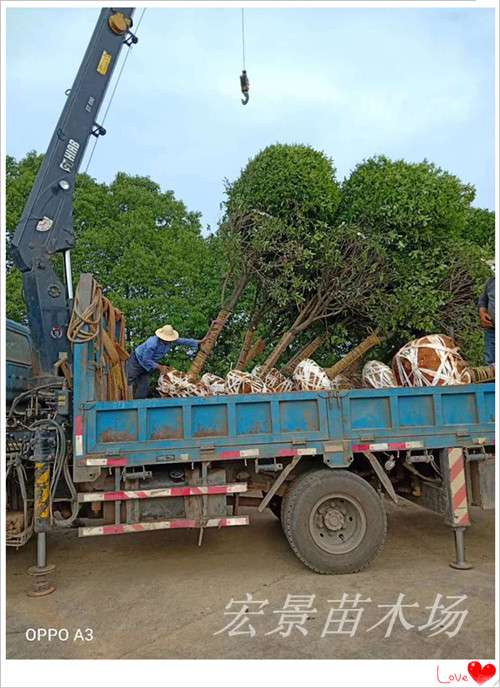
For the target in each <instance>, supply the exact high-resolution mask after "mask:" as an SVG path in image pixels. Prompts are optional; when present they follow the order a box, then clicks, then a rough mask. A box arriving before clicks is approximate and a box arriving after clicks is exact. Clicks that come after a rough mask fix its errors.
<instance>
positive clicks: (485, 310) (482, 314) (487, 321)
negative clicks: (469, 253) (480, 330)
mask: <svg viewBox="0 0 500 688" xmlns="http://www.w3.org/2000/svg"><path fill="white" fill-rule="evenodd" d="M488 265H489V266H490V267H491V268H492V269H493V270H494V267H495V263H494V261H488ZM478 306H479V320H480V323H481V326H482V327H484V362H485V363H486V365H491V364H492V363H495V276H494V275H493V277H490V278H489V280H488V281H487V282H486V285H485V287H484V291H483V293H482V294H481V296H480V297H479V302H478Z"/></svg>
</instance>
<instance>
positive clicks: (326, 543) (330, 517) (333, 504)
mask: <svg viewBox="0 0 500 688" xmlns="http://www.w3.org/2000/svg"><path fill="white" fill-rule="evenodd" d="M309 532H310V534H311V537H312V539H313V541H314V542H315V543H316V545H318V547H319V548H320V549H322V550H324V551H325V552H328V554H345V553H347V552H350V551H352V550H353V549H355V548H356V547H358V546H359V544H360V543H361V541H362V540H363V537H364V535H365V532H366V518H365V514H364V511H363V509H362V507H361V504H360V503H359V502H358V501H357V500H356V499H355V498H354V497H353V496H352V495H348V494H343V493H338V492H337V493H330V494H327V495H325V496H323V497H321V498H320V499H318V501H317V502H316V504H314V506H313V507H312V509H311V511H310V516H309Z"/></svg>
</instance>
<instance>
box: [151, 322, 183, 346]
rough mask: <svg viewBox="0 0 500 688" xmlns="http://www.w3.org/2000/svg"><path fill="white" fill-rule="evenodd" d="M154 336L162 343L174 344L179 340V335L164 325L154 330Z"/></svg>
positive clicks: (170, 327)
mask: <svg viewBox="0 0 500 688" xmlns="http://www.w3.org/2000/svg"><path fill="white" fill-rule="evenodd" d="M155 335H156V336H157V337H159V338H160V339H162V340H163V341H164V342H175V340H176V339H179V333H178V332H177V330H174V328H173V327H172V325H164V326H163V327H159V328H158V329H157V330H156V332H155Z"/></svg>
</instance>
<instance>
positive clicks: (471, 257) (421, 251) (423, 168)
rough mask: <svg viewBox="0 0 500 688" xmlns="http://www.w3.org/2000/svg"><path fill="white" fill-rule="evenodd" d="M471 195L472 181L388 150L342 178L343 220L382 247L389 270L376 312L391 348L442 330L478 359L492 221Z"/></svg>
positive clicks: (472, 190)
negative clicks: (391, 155) (480, 302)
mask: <svg viewBox="0 0 500 688" xmlns="http://www.w3.org/2000/svg"><path fill="white" fill-rule="evenodd" d="M474 196H475V189H474V187H473V186H471V185H470V184H465V183H463V182H462V181H461V180H460V179H459V178H458V177H456V176H454V175H452V174H450V173H449V172H446V171H444V170H442V169H440V168H439V167H436V166H435V165H434V164H432V163H429V162H427V161H424V162H421V163H409V162H406V161H404V160H390V159H389V158H387V157H384V156H380V157H375V158H371V159H369V160H366V161H364V162H362V163H360V164H359V165H358V166H357V167H356V168H355V169H354V170H353V172H352V174H351V175H350V177H348V178H347V179H346V180H345V181H344V183H343V187H342V201H341V204H340V208H339V218H340V219H341V220H343V221H346V222H355V223H358V224H360V225H361V226H362V227H363V231H364V232H365V233H366V234H367V236H369V237H370V238H372V239H373V240H374V241H376V242H377V243H379V244H380V245H381V246H383V247H384V251H385V252H386V254H387V261H386V265H387V266H390V268H391V269H390V275H388V276H387V280H386V282H387V297H386V300H385V308H384V309H381V310H380V312H379V313H378V315H377V319H378V326H379V328H380V330H381V331H382V332H384V333H391V335H392V336H390V337H389V338H388V339H386V341H385V345H386V347H387V352H389V351H394V349H395V348H396V347H398V346H399V345H400V344H402V343H404V341H407V340H408V339H409V338H413V337H415V336H418V335H420V334H428V333H429V332H437V331H444V332H445V333H446V332H448V333H451V334H453V335H454V336H455V337H456V339H457V340H458V342H459V343H460V344H461V346H462V349H463V353H464V354H465V356H466V357H469V358H470V359H471V360H472V362H474V363H478V362H479V355H480V348H481V347H480V339H481V337H482V333H481V331H480V328H479V327H478V323H477V309H476V300H477V297H478V295H479V292H480V290H481V285H482V283H483V282H484V280H485V279H486V277H487V276H488V268H487V267H486V265H485V264H484V262H483V260H482V259H483V258H485V257H487V254H488V253H489V252H490V251H491V249H489V248H488V244H489V245H491V239H492V228H493V225H494V219H492V216H491V215H490V213H489V212H488V211H486V212H484V211H476V210H475V209H473V208H472V207H471V203H472V201H473V200H474ZM473 227H474V228H475V231H472V228H473ZM476 242H478V243H476ZM483 244H484V246H483ZM490 257H491V256H490Z"/></svg>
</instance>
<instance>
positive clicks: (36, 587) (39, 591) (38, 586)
mask: <svg viewBox="0 0 500 688" xmlns="http://www.w3.org/2000/svg"><path fill="white" fill-rule="evenodd" d="M55 568H56V567H55V565H54V564H48V565H47V566H30V567H29V569H28V575H29V576H32V577H33V587H32V589H31V590H30V591H29V592H28V597H44V596H45V595H50V593H52V592H54V590H55V589H56V586H55V585H52V583H51V580H50V574H51V573H52V572H53V571H54V570H55Z"/></svg>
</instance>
